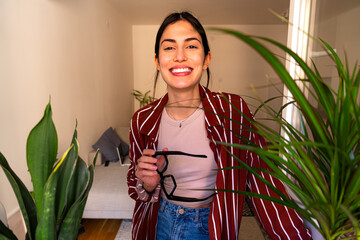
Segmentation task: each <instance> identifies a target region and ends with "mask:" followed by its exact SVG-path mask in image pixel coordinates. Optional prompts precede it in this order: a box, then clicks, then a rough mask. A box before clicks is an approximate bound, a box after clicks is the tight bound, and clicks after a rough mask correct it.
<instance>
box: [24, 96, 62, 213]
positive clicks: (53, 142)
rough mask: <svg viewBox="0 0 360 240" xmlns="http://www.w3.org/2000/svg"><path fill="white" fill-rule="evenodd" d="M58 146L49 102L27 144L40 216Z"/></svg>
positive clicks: (27, 153)
mask: <svg viewBox="0 0 360 240" xmlns="http://www.w3.org/2000/svg"><path fill="white" fill-rule="evenodd" d="M57 146H58V140H57V134H56V129H55V126H54V123H53V121H52V111H51V105H50V103H48V104H47V106H46V109H45V112H44V116H43V118H42V119H41V120H40V122H39V123H38V124H37V125H36V126H35V127H34V128H33V129H32V130H31V132H30V134H29V137H28V139H27V145H26V158H27V165H28V168H29V172H30V175H31V180H32V183H33V187H34V196H35V204H36V208H37V212H38V216H41V211H42V206H43V192H44V186H45V183H46V181H47V179H48V177H49V175H50V173H51V172H52V168H53V165H54V163H55V162H56V155H57Z"/></svg>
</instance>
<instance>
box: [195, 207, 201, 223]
mask: <svg viewBox="0 0 360 240" xmlns="http://www.w3.org/2000/svg"><path fill="white" fill-rule="evenodd" d="M199 212H200V210H199V209H198V208H196V209H195V221H194V222H195V223H197V222H198V221H199Z"/></svg>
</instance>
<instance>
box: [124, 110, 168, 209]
mask: <svg viewBox="0 0 360 240" xmlns="http://www.w3.org/2000/svg"><path fill="white" fill-rule="evenodd" d="M136 119H137V118H135V117H133V120H132V122H131V123H132V124H131V128H130V136H129V139H130V151H129V158H130V167H129V171H128V175H127V182H128V186H129V190H128V192H129V196H130V197H131V198H133V199H135V200H141V201H146V202H147V201H149V202H156V201H158V199H159V194H160V185H159V181H160V177H159V175H158V174H157V172H156V169H157V164H158V163H159V162H161V159H160V160H157V159H156V158H153V157H152V155H153V154H155V151H154V150H153V149H144V148H145V146H146V143H145V140H144V137H143V136H142V135H141V134H140V132H139V129H138V126H139V124H138V122H137V120H136ZM154 164H155V165H154Z"/></svg>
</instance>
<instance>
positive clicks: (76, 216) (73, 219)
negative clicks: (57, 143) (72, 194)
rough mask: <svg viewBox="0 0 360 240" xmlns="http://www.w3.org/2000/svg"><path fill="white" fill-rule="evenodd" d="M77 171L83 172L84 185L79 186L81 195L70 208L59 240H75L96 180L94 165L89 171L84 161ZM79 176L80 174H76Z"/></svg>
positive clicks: (79, 163)
mask: <svg viewBox="0 0 360 240" xmlns="http://www.w3.org/2000/svg"><path fill="white" fill-rule="evenodd" d="M77 170H78V171H79V173H80V172H81V174H79V175H81V176H83V177H84V178H83V180H86V181H82V184H79V186H80V185H81V186H80V187H81V188H78V190H79V192H81V194H79V195H78V198H77V199H76V201H75V202H74V203H73V205H72V206H71V207H70V209H69V211H68V212H67V214H66V216H65V218H64V220H63V222H62V224H61V228H60V232H59V234H58V239H59V240H67V239H75V238H76V236H77V232H78V229H79V226H80V222H81V216H82V214H83V212H84V208H85V204H86V200H87V197H88V194H89V191H90V189H91V186H92V183H93V179H94V165H90V167H89V169H88V168H87V167H86V164H85V162H84V161H83V160H81V159H80V160H79V161H78V165H77ZM75 175H78V174H75Z"/></svg>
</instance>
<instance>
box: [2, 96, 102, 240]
mask: <svg viewBox="0 0 360 240" xmlns="http://www.w3.org/2000/svg"><path fill="white" fill-rule="evenodd" d="M57 148H58V140H57V133H56V129H55V126H54V122H53V120H52V111H51V105H50V103H49V104H48V105H47V106H46V109H45V112H44V116H43V118H42V119H41V120H40V122H39V123H38V124H37V125H36V126H35V127H34V128H33V129H32V130H31V132H30V134H29V136H28V139H27V145H26V158H27V165H28V169H29V172H30V175H31V180H32V183H33V188H34V191H33V196H34V197H32V195H31V194H30V192H29V190H28V189H27V188H26V186H25V185H24V183H23V182H22V181H21V180H20V178H19V177H18V176H17V175H16V174H15V173H14V172H13V170H12V169H11V167H10V166H9V164H8V162H7V160H6V159H5V157H4V156H3V155H2V153H0V165H1V167H2V169H3V170H4V172H5V175H6V176H7V178H8V180H9V182H10V184H11V186H12V188H13V190H14V192H15V195H16V197H17V200H18V203H19V206H20V210H21V212H22V215H23V218H24V222H25V225H26V229H27V233H26V239H27V240H32V239H36V240H40V239H44V240H53V239H64V240H69V239H76V237H77V234H78V230H79V226H80V222H81V218H82V214H83V211H84V207H85V203H86V200H87V196H88V194H89V191H90V188H91V185H92V182H93V178H94V164H91V165H90V166H89V167H87V165H86V163H85V162H84V161H83V160H82V159H81V158H80V157H79V155H78V150H79V147H78V141H77V129H76V127H75V131H74V135H73V138H72V141H71V146H70V148H69V149H68V150H67V151H66V152H65V153H64V155H63V157H62V158H61V159H60V160H57V159H56V155H57ZM95 159H96V156H95ZM95 159H94V161H95ZM0 239H11V240H13V239H17V238H16V236H15V235H14V234H13V232H12V231H11V230H10V229H8V228H7V227H6V226H5V225H4V224H2V222H0Z"/></svg>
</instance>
